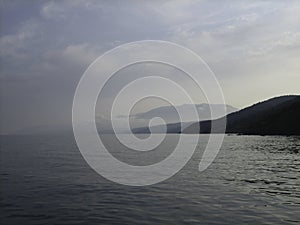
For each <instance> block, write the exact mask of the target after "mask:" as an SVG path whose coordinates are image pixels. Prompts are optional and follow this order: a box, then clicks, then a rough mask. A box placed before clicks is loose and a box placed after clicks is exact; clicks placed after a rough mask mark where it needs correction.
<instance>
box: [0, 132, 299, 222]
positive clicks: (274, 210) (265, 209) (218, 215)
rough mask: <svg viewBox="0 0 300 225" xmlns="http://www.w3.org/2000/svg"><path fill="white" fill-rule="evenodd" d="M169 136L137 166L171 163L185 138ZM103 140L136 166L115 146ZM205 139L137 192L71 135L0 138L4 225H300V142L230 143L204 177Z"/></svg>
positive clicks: (238, 139)
mask: <svg viewBox="0 0 300 225" xmlns="http://www.w3.org/2000/svg"><path fill="white" fill-rule="evenodd" d="M167 136H168V137H169V141H168V142H166V144H164V145H163V146H162V147H160V148H158V149H157V153H156V154H155V155H154V154H152V153H150V154H152V156H139V158H138V160H135V161H136V163H137V164H138V163H140V164H141V163H142V162H143V157H144V158H145V161H147V160H148V162H149V160H150V161H157V160H158V158H159V157H167V156H168V154H170V148H173V147H174V146H175V145H176V140H178V136H179V134H178V135H177V134H170V135H167ZM102 138H103V140H114V141H110V142H109V141H108V142H109V143H108V144H107V145H109V146H108V147H110V148H111V151H112V152H114V151H115V155H116V156H117V157H119V158H122V160H123V161H126V160H127V161H128V163H133V164H134V163H135V161H134V160H131V159H132V158H134V154H133V153H131V152H130V153H128V154H127V152H126V151H123V150H122V147H120V144H119V143H116V142H115V139H114V138H112V139H110V137H109V135H107V136H106V137H105V136H104V137H102ZM207 138H208V137H207V135H199V140H198V142H197V143H196V150H195V152H194V154H193V156H192V158H191V159H190V160H189V161H188V162H187V164H186V165H185V166H184V167H183V168H182V169H181V170H180V171H179V172H178V173H176V174H175V175H174V176H172V177H170V178H169V179H167V180H165V181H162V182H160V183H157V184H153V185H149V186H140V187H136V186H126V185H122V184H118V183H114V182H112V181H110V180H107V179H106V178H104V177H102V176H101V175H99V174H98V173H96V172H95V171H94V170H93V169H92V168H90V166H89V165H88V164H87V162H86V161H85V160H84V158H83V156H82V155H81V153H80V151H79V149H78V147H77V145H76V141H75V138H74V137H73V135H72V134H70V135H69V134H68V135H67V134H66V135H23V136H22V135H20V136H17V135H3V136H0V224H3V225H9V224H16V225H19V224H22V225H26V224H43V225H47V224H72V225H74V224H122V225H123V224H300V137H299V136H289V137H286V136H243V135H227V136H225V138H224V142H223V144H222V147H221V149H220V151H219V153H218V155H217V157H216V159H215V160H214V161H213V163H212V164H211V165H210V166H209V167H208V169H206V170H205V171H202V172H200V171H199V169H198V166H199V162H200V160H201V157H202V154H203V150H204V149H205V145H206V142H207ZM173 142H174V143H173ZM194 144H195V143H190V142H188V143H186V144H185V146H184V147H183V148H182V152H183V154H184V152H185V151H187V150H188V149H189V148H190V147H192V146H194ZM168 146H170V148H168ZM129 157H130V160H129ZM151 157H152V158H151ZM157 157H158V158H157ZM126 172H127V171H124V174H126Z"/></svg>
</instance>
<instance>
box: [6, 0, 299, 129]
mask: <svg viewBox="0 0 300 225" xmlns="http://www.w3.org/2000/svg"><path fill="white" fill-rule="evenodd" d="M0 4H1V5H0V7H1V18H0V21H1V26H0V31H1V32H0V35H1V37H0V60H1V61H0V71H1V74H0V85H1V102H0V103H1V107H0V110H1V111H0V113H1V125H0V126H1V132H2V133H9V132H14V131H15V130H18V129H21V128H26V127H31V126H39V125H57V124H62V123H66V122H67V121H70V120H71V105H72V99H73V95H74V91H75V88H76V85H77V83H78V81H79V79H80V77H81V76H82V74H83V72H84V71H85V69H86V68H87V66H88V65H89V64H90V63H92V62H93V60H94V59H96V58H97V57H98V56H100V55H101V54H102V53H104V52H105V51H107V50H109V49H111V48H113V47H116V46H118V45H120V44H123V43H126V42H131V41H138V40H145V39H155V40H166V41H172V42H175V43H178V44H180V45H183V46H185V47H188V48H190V49H192V50H193V51H195V52H196V53H197V54H199V55H200V56H201V57H202V58H203V59H204V60H205V61H206V62H207V63H208V65H209V66H210V68H211V69H212V70H213V71H214V73H215V75H216V77H217V78H218V80H219V82H220V84H221V86H222V88H223V92H224V95H225V100H226V103H227V104H230V105H233V106H235V107H238V108H242V107H244V106H247V105H250V104H252V103H255V102H257V101H261V100H264V99H267V98H270V97H273V96H278V95H283V94H300V63H299V62H300V2H299V1H234V0H232V1H217V0H216V1H214V0H207V1H187V0H185V1H179V0H178V1H127V0H126V1H124V0H123V1H84V0H72V1H71V0H70V1H21V0H20V1H14V0H13V1H11V0H7V1H1V3H0Z"/></svg>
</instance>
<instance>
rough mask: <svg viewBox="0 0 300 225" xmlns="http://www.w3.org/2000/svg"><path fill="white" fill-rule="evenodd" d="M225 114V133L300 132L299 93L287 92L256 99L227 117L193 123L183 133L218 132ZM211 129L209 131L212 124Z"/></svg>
mask: <svg viewBox="0 0 300 225" xmlns="http://www.w3.org/2000/svg"><path fill="white" fill-rule="evenodd" d="M226 118H227V126H226V133H237V134H249V135H300V96H297V95H289V96H281V97H275V98H272V99H269V100H267V101H264V102H259V103H257V104H254V105H252V106H250V107H247V108H245V109H242V110H240V111H237V112H234V113H231V114H229V115H227V117H222V118H220V119H216V120H207V121H200V122H198V123H194V124H192V125H190V126H189V127H187V128H186V129H185V130H184V131H183V133H199V125H200V133H221V132H222V127H221V126H222V123H223V122H224V120H226ZM212 123H213V124H214V128H215V129H214V130H212V131H211V125H212Z"/></svg>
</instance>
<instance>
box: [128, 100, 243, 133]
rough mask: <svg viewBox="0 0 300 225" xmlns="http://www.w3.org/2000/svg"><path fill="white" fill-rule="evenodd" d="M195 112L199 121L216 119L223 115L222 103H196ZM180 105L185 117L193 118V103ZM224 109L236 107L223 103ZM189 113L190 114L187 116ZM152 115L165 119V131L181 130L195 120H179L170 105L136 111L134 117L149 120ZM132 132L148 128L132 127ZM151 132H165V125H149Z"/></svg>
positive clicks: (178, 131) (141, 131) (228, 111)
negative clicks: (212, 116) (213, 115)
mask: <svg viewBox="0 0 300 225" xmlns="http://www.w3.org/2000/svg"><path fill="white" fill-rule="evenodd" d="M195 106H196V109H197V112H198V117H199V119H200V121H202V120H208V119H216V118H219V117H222V116H224V113H223V111H224V105H222V104H205V103H203V104H197V105H195ZM178 107H181V110H182V111H183V112H184V113H185V115H186V117H187V118H193V117H192V115H193V114H192V113H193V111H192V110H193V107H194V105H189V104H185V105H181V106H178ZM211 109H213V110H214V112H215V113H216V116H215V118H211ZM225 110H226V112H227V113H231V112H235V111H237V110H238V109H237V108H234V107H233V106H230V105H225ZM189 115H191V116H189ZM154 117H161V118H163V119H164V120H165V122H166V123H167V125H166V126H167V133H180V132H181V130H183V129H185V128H186V127H188V126H190V125H191V124H193V123H194V122H195V121H181V122H179V121H180V118H179V117H178V114H177V112H176V110H175V108H174V107H172V106H162V107H158V108H155V109H152V110H150V111H147V112H144V113H138V114H136V115H134V118H135V119H137V120H141V119H142V120H145V121H149V120H150V119H152V118H154ZM132 132H133V133H150V129H149V127H148V126H146V125H145V126H142V127H138V128H134V129H132ZM151 132H152V133H165V132H166V131H165V126H164V125H156V126H152V127H151Z"/></svg>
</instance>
